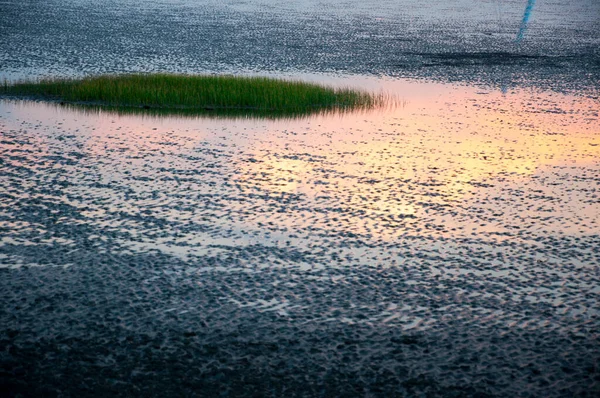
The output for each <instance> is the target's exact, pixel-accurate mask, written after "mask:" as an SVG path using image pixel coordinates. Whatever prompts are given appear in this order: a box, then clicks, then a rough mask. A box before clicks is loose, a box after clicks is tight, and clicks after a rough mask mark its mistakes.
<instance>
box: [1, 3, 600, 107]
mask: <svg viewBox="0 0 600 398" xmlns="http://www.w3.org/2000/svg"><path fill="white" fill-rule="evenodd" d="M526 5H527V1H525V0H484V1H478V2H475V4H474V2H473V1H471V0H452V1H445V0H443V1H442V0H436V1H428V2H427V6H424V5H423V4H422V3H421V2H414V1H400V2H399V1H378V2H363V1H357V0H347V1H344V0H330V1H299V0H296V1H289V2H284V3H282V2H279V1H274V0H262V1H261V0H254V1H220V0H219V1H217V0H209V1H203V2H193V1H143V2H140V1H103V2H95V1H89V0H84V1H81V0H72V1H70V0H51V1H44V2H41V1H31V0H30V1H5V2H3V3H0V37H2V40H0V69H1V72H2V74H1V75H0V78H1V77H5V76H6V77H8V78H9V79H16V78H19V77H32V76H47V75H58V76H65V75H78V76H79V75H82V74H84V75H85V74H98V73H124V72H140V71H142V72H156V71H169V72H188V73H198V72H206V71H212V72H217V73H223V72H230V73H240V72H241V71H246V72H248V73H257V72H259V73H266V72H274V73H277V74H280V73H282V72H289V73H292V74H297V73H299V72H309V73H315V72H324V73H346V74H369V75H376V76H380V75H385V76H395V77H417V78H427V79H436V80H440V81H457V82H467V83H469V84H472V83H478V84H485V85H492V86H495V87H499V88H500V87H501V88H503V89H506V88H507V87H508V88H510V87H513V86H519V87H523V86H535V87H541V88H544V89H548V88H550V89H553V90H562V91H570V92H577V91H581V90H585V91H588V90H589V89H590V88H591V87H596V88H597V87H598V85H599V84H600V50H599V49H600V38H599V37H600V35H599V33H600V4H599V3H598V2H597V1H596V0H577V1H562V0H551V1H538V2H537V3H535V2H534V7H533V8H532V10H531V17H530V19H529V22H528V24H525V25H523V19H524V13H525V10H526ZM519 35H521V37H522V39H519ZM595 91H596V95H597V89H596V90H595Z"/></svg>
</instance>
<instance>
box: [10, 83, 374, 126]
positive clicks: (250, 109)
mask: <svg viewBox="0 0 600 398" xmlns="http://www.w3.org/2000/svg"><path fill="white" fill-rule="evenodd" d="M0 93H1V94H4V95H5V96H10V97H20V98H32V99H42V100H50V101H56V102H62V103H64V104H71V105H78V106H92V107H106V108H107V109H112V110H119V109H129V110H134V111H136V112H137V111H138V110H148V111H151V112H152V111H153V112H154V113H187V114H194V113H197V114H204V113H219V112H220V113H223V114H225V115H227V114H236V115H242V114H249V115H258V116H269V115H275V116H294V115H303V114H309V113H315V112H321V111H333V110H351V109H356V108H363V109H364V108H373V107H375V106H377V105H379V104H381V103H382V102H383V98H382V97H381V96H379V95H373V94H370V93H366V92H363V91H359V90H353V89H349V88H332V87H327V86H322V85H318V84H314V83H306V82H301V81H291V80H283V79H272V78H266V77H239V76H209V75H174V74H133V75H106V76H96V77H87V78H83V79H40V80H35V81H33V80H30V81H18V82H16V83H11V84H8V83H7V82H4V84H3V85H1V86H0Z"/></svg>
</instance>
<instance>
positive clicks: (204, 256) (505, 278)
mask: <svg viewBox="0 0 600 398" xmlns="http://www.w3.org/2000/svg"><path fill="white" fill-rule="evenodd" d="M417 87H418V88H419V90H415V89H416V88H417ZM396 89H397V90H399V91H404V92H408V91H411V90H412V91H414V92H418V93H420V94H418V95H415V96H414V97H411V98H409V99H408V100H407V101H406V103H405V105H404V106H403V107H399V108H396V109H388V110H382V111H377V112H370V113H368V112H367V113H363V114H352V115H324V116H320V117H311V118H305V119H299V120H284V121H281V120H279V121H267V120H247V119H238V120H229V121H226V122H224V121H223V120H221V119H185V118H180V119H178V118H160V117H142V116H118V115H114V114H110V113H108V114H107V113H100V114H95V113H89V112H88V113H86V112H77V111H73V110H69V109H64V108H61V107H60V106H57V105H52V104H37V103H28V102H22V103H19V102H16V103H5V104H4V105H3V113H2V115H1V118H0V126H1V128H2V130H1V131H2V141H1V142H0V148H1V151H2V152H1V154H2V157H1V159H2V164H1V167H2V176H3V178H2V197H1V199H0V204H1V210H2V213H1V216H2V218H1V219H0V220H1V224H0V227H1V228H2V236H3V238H2V241H1V246H0V248H1V252H0V253H1V254H0V255H1V257H0V263H1V264H3V266H4V268H3V269H2V270H1V271H0V272H1V273H2V278H0V284H2V288H1V289H0V291H1V292H2V293H1V294H2V302H3V306H2V313H1V318H2V324H3V329H2V345H3V346H4V350H3V351H2V354H1V355H2V356H1V361H2V368H3V374H2V378H3V379H2V380H3V381H4V382H5V383H7V384H8V385H9V386H10V388H11V389H13V391H16V392H24V393H27V394H30V393H34V394H41V393H49V394H51V395H52V394H56V393H64V394H66V395H81V394H83V395H85V394H91V395H94V394H97V393H100V392H101V393H102V394H123V395H131V394H134V395H157V396H158V395H161V394H164V393H167V394H173V395H181V394H183V395H207V396H211V395H217V394H221V393H222V394H231V395H234V396H237V395H247V396H252V395H274V396H281V395H288V394H293V395H300V396H302V395H305V396H331V395H334V396H335V395H348V396H356V395H364V394H367V395H369V394H372V395H381V396H394V395H397V396H402V395H419V394H421V395H423V394H424V395H430V396H571V395H577V396H594V395H595V394H596V393H597V392H598V389H599V387H598V386H599V368H598V365H599V364H598V358H600V355H599V354H600V346H599V345H598V326H599V320H598V294H599V293H600V288H599V287H598V286H600V280H599V279H600V276H599V273H598V271H599V270H598V264H599V263H600V234H599V231H600V228H599V226H598V223H599V222H600V211H599V210H600V199H599V198H598V188H599V184H600V165H599V164H598V156H599V150H600V135H599V132H598V130H597V126H598V113H597V107H596V102H595V100H590V99H586V98H582V97H569V96H564V95H560V94H552V93H550V94H548V93H529V92H525V91H523V92H514V93H512V94H510V95H508V96H504V95H502V94H500V93H496V94H495V93H489V92H488V93H483V92H481V91H479V90H476V89H469V88H465V87H459V88H457V87H454V86H447V85H435V84H423V83H402V85H401V87H398V88H396ZM465 107H468V108H469V109H468V110H467V111H465ZM570 115H573V117H571V116H570Z"/></svg>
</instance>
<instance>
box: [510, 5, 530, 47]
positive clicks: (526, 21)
mask: <svg viewBox="0 0 600 398" xmlns="http://www.w3.org/2000/svg"><path fill="white" fill-rule="evenodd" d="M534 5H535V0H528V1H527V7H525V13H524V14H523V20H522V21H521V27H520V28H519V33H517V38H516V39H515V41H516V42H517V43H519V42H520V41H521V40H523V37H524V36H525V32H526V31H527V26H528V24H529V18H530V17H531V12H532V11H533V6H534Z"/></svg>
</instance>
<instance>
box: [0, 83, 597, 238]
mask: <svg viewBox="0 0 600 398" xmlns="http://www.w3.org/2000/svg"><path fill="white" fill-rule="evenodd" d="M362 85H363V88H365V87H367V88H371V89H374V90H377V89H379V90H382V89H383V90H386V92H388V93H391V95H392V96H394V97H395V98H397V99H399V101H397V104H396V106H393V107H388V108H386V109H378V110H373V111H361V112H357V113H352V114H329V115H321V116H313V117H310V118H299V119H286V120H261V119H233V120H223V119H203V118H177V117H153V116H145V117H144V116H139V115H138V116H132V115H130V116H123V115H115V114H112V113H105V112H100V113H96V114H94V113H86V114H82V113H80V112H74V111H72V110H67V109H60V108H59V107H56V106H49V105H42V104H28V103H21V104H12V105H8V106H6V105H5V106H6V109H10V112H11V113H5V114H4V116H3V117H4V119H5V120H8V121H9V123H10V121H11V120H13V121H15V120H19V119H20V118H25V117H27V118H29V117H30V116H31V114H35V115H36V117H37V118H39V119H40V121H39V123H40V124H42V125H44V124H47V125H48V126H47V127H46V128H45V129H44V130H43V131H42V132H41V135H39V136H38V139H39V140H42V141H47V143H46V146H48V148H49V149H48V150H49V151H50V152H52V151H54V152H57V153H58V152H60V153H63V154H64V153H65V152H66V153H69V152H70V151H72V148H75V147H77V148H80V149H81V152H82V153H85V154H86V157H90V158H91V159H96V161H95V162H94V164H93V167H92V168H93V170H94V173H96V177H95V178H96V181H99V182H103V183H110V182H118V183H119V184H125V185H126V186H127V189H128V190H130V191H131V194H128V195H125V196H123V195H117V196H116V197H112V199H111V202H112V203H111V209H112V211H117V210H118V211H124V209H128V210H127V211H130V212H132V213H135V212H139V211H140V210H141V207H149V208H152V209H153V210H152V211H156V209H157V208H161V209H163V210H165V209H169V211H168V212H165V213H161V215H162V216H164V217H167V218H171V217H174V218H176V219H187V220H190V221H194V220H196V221H198V220H200V219H202V217H205V216H206V215H205V214H204V209H203V208H202V207H199V206H198V204H197V203H195V200H194V196H193V195H192V193H194V192H195V193H199V194H203V195H214V196H215V198H216V200H217V199H218V201H219V202H222V203H223V205H222V206H220V207H219V209H220V210H218V212H217V213H215V214H211V217H213V218H214V217H216V219H215V222H217V223H221V224H223V225H228V226H230V227H231V228H232V229H233V230H245V231H251V234H254V236H256V238H255V239H258V240H260V239H267V240H269V239H271V238H273V236H276V238H273V239H293V238H294V237H295V238H300V239H304V238H308V237H310V236H312V235H314V234H315V233H318V234H321V235H323V234H329V233H331V232H335V233H343V234H351V235H352V236H362V237H364V238H365V239H375V240H380V239H381V240H385V241H394V240H396V239H399V238H402V237H404V236H409V235H415V236H429V235H430V236H444V237H451V238H456V237H461V236H477V237H478V238H480V239H492V240H496V239H504V238H505V237H506V236H512V237H514V236H515V231H517V230H521V231H523V230H528V229H531V228H533V229H535V230H536V231H537V232H536V233H541V234H554V233H557V232H558V233H561V234H562V233H566V234H586V233H593V232H597V231H598V222H599V221H600V220H598V217H599V216H598V214H600V207H599V205H598V200H597V197H596V195H597V189H598V159H600V131H598V125H599V124H598V101H597V100H594V99H589V98H584V97H575V96H569V95H562V94H556V93H536V92H526V91H515V92H511V93H509V94H507V95H503V94H501V93H496V92H487V91H482V90H481V89H477V88H470V87H462V86H452V85H441V84H432V83H427V84H426V83H421V82H404V81H384V82H378V83H376V84H373V82H372V81H367V82H366V83H365V82H364V81H363V82H362ZM369 85H370V86H369ZM377 85H379V87H377ZM67 131H68V133H67ZM65 137H66V139H65ZM36 145H37V146H38V147H39V144H36ZM67 148H71V149H67ZM4 149H6V148H4ZM73 172H74V173H75V174H77V173H84V171H83V169H81V168H78V167H74V169H73ZM86 179H89V176H83V175H82V176H81V180H86ZM71 189H73V190H77V189H80V190H89V187H79V188H78V187H73V188H71ZM82 192H83V191H82ZM178 192H179V193H178ZM184 192H185V194H184ZM80 193H81V192H80ZM104 194H106V195H109V196H110V195H114V194H111V193H110V192H109V191H107V192H105V193H104ZM134 194H135V195H137V197H138V198H144V199H143V201H138V202H137V203H132V202H131V201H130V200H127V197H131V196H132V195H134ZM153 197H154V198H155V199H154V200H155V201H156V203H153V199H152V198H153ZM158 197H160V198H162V199H160V200H159V199H157V198H158ZM224 198H225V199H224ZM175 203H177V204H180V206H175V205H174V204H175ZM218 214H220V216H219V215H218ZM542 220H545V221H542ZM578 220H579V221H578ZM581 220H585V222H583V221H581ZM266 231H270V232H268V233H267V235H268V236H263V237H262V238H261V237H260V236H262V233H263V232H266ZM272 234H274V235H272ZM288 235H289V236H291V238H289V236H288ZM521 235H522V234H521ZM188 238H189V239H191V240H194V239H195V240H197V239H198V237H192V236H189V237H188Z"/></svg>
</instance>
